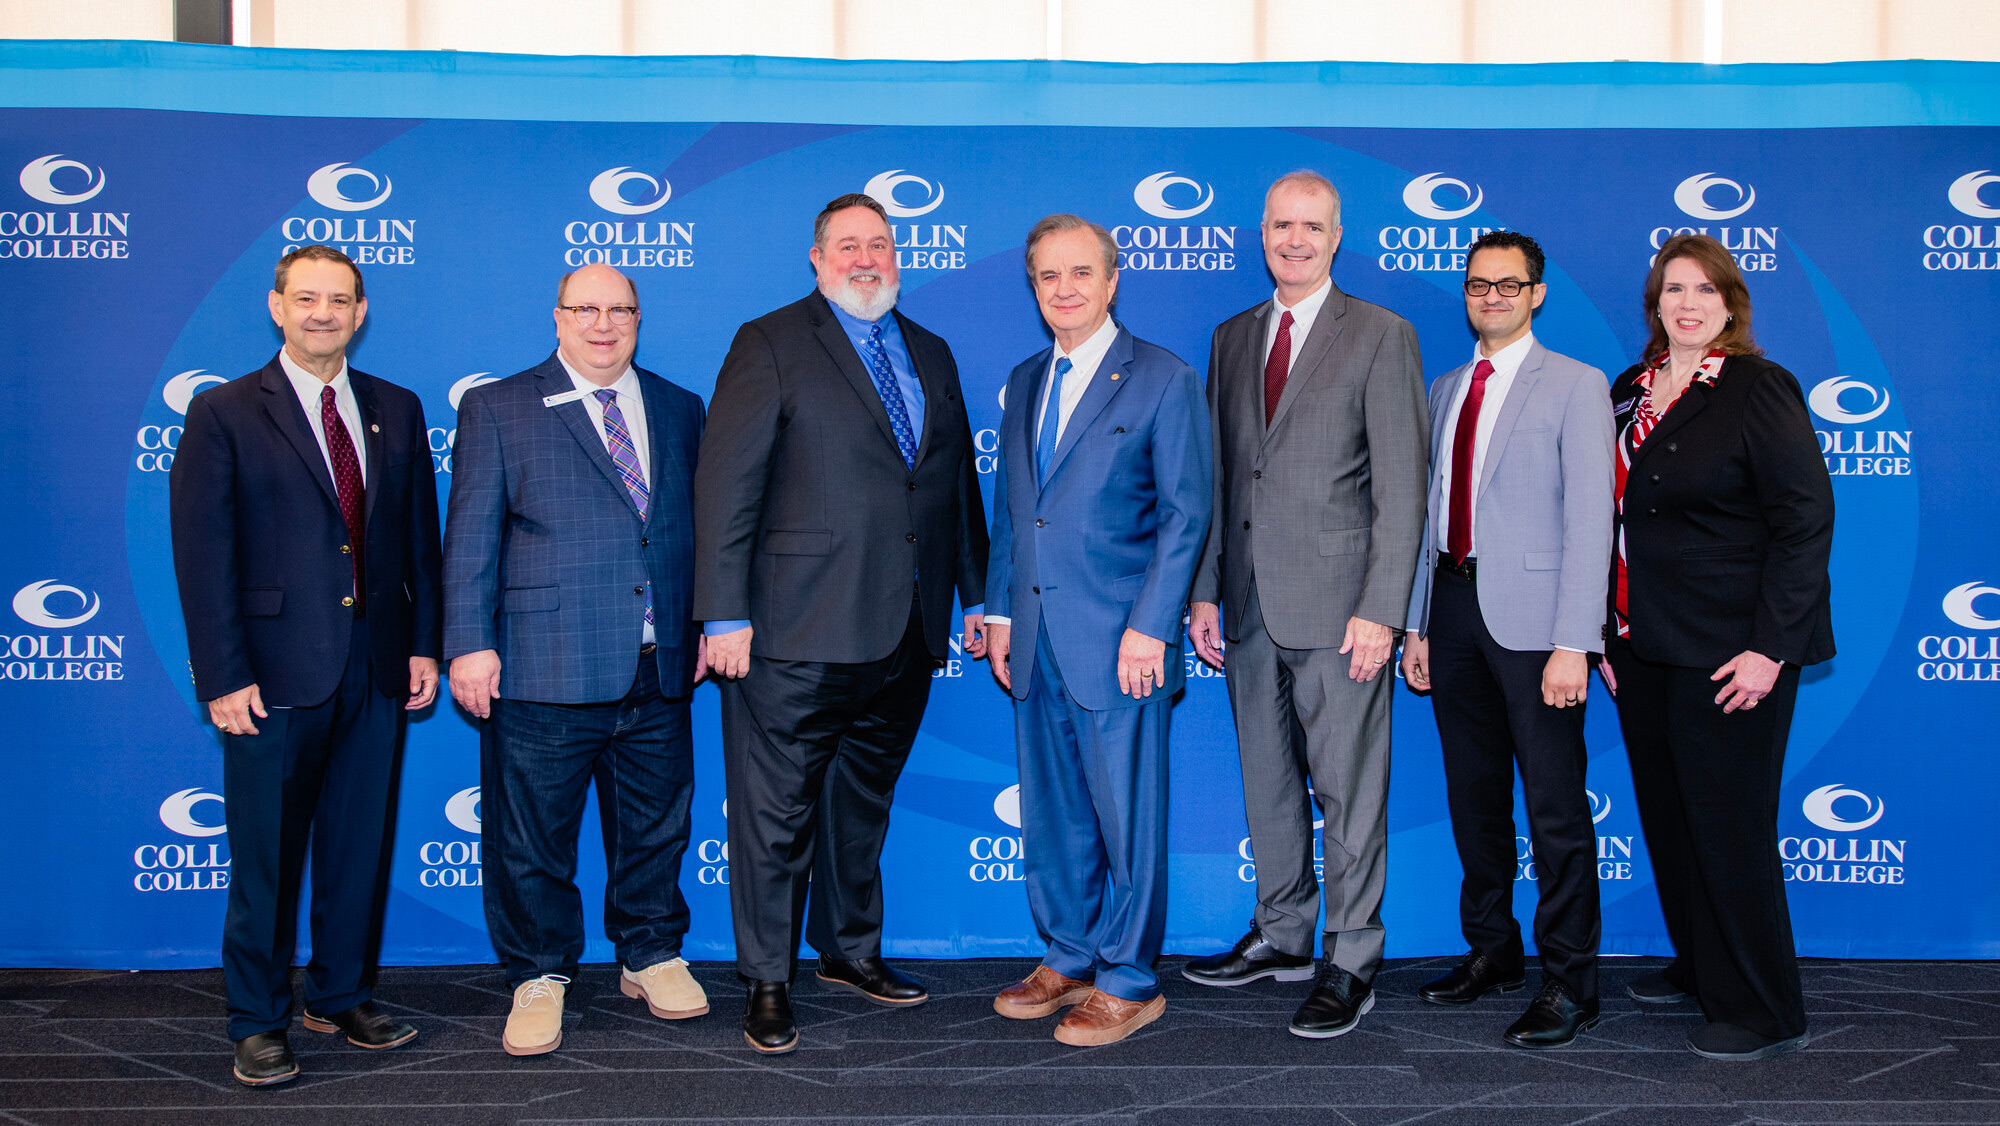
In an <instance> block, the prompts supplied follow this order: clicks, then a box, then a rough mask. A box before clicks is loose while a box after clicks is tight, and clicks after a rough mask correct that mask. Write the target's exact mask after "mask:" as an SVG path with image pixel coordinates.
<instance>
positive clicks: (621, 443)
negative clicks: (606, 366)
mask: <svg viewBox="0 0 2000 1126" xmlns="http://www.w3.org/2000/svg"><path fill="white" fill-rule="evenodd" d="M597 401H598V402H600V403H603V404H604V444H605V446H606V447H608V448H609V449H610V451H611V460H612V461H613V462H615V463H617V465H618V479H619V480H620V481H623V482H624V483H625V491H626V492H628V493H630V494H632V507H633V508H636V509H638V510H639V522H640V523H641V524H643V523H645V522H646V511H647V508H648V506H649V505H650V504H651V502H652V493H651V492H650V491H648V490H647V488H646V475H645V474H644V473H643V472H641V471H640V469H639V451H638V450H637V449H635V448H634V447H633V445H632V432H631V431H629V430H627V429H625V412H623V411H621V410H619V409H618V392H616V391H613V390H612V389H611V388H609V387H606V388H604V389H603V390H600V391H598V392H597ZM652 621H653V585H652V584H651V583H647V584H646V622H647V624H649V625H650V624H651V623H652Z"/></svg>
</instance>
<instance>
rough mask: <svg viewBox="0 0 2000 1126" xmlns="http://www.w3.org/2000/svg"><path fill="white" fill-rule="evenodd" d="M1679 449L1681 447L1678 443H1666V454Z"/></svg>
mask: <svg viewBox="0 0 2000 1126" xmlns="http://www.w3.org/2000/svg"><path fill="white" fill-rule="evenodd" d="M1680 448H1681V446H1680V443H1679V442H1668V443H1667V452H1668V453H1673V452H1674V451H1675V450H1678V449H1680Z"/></svg>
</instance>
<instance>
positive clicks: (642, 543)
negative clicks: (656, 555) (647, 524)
mask: <svg viewBox="0 0 2000 1126" xmlns="http://www.w3.org/2000/svg"><path fill="white" fill-rule="evenodd" d="M652 545H653V541H652V540H650V539H647V538H646V537H645V536H640V537H639V546H640V547H651V546H652Z"/></svg>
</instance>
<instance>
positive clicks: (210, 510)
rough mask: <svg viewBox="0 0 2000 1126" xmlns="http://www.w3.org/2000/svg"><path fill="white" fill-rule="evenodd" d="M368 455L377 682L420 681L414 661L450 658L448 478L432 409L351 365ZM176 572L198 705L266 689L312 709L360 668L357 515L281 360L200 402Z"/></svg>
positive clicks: (396, 685)
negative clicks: (445, 640)
mask: <svg viewBox="0 0 2000 1126" xmlns="http://www.w3.org/2000/svg"><path fill="white" fill-rule="evenodd" d="M347 377H348V381H349V382H350V383H351V384H352V385H353V387H354V400H355V403H356V405H358V406H359V407H360V408H361V421H362V424H363V425H362V428H361V434H360V435H359V437H360V440H361V444H362V448H363V450H364V451H365V452H366V454H367V461H368V467H367V482H366V490H365V492H364V495H363V510H362V520H363V538H364V539H365V540H366V541H367V542H366V543H365V544H364V545H363V548H362V549H363V550H364V551H365V552H366V553H367V555H366V560H367V568H366V570H365V575H366V579H365V581H366V582H367V584H368V589H367V590H366V591H364V592H363V600H364V607H365V609H366V611H367V614H368V639H369V646H370V648H371V650H372V652H371V654H370V656H371V657H372V658H373V661H372V664H373V671H374V675H375V684H376V687H377V688H378V689H380V690H381V692H382V694H383V695H385V696H404V695H408V694H409V690H410V658H411V657H435V656H437V655H438V616H439V607H438V602H439V596H440V592H439V584H438V548H437V485H436V479H435V478H434V477H432V475H431V452H430V439H429V437H428V434H427V431H426V430H425V428H424V408H423V404H421V403H419V402H418V401H417V397H416V396H415V395H413V394H411V393H410V392H408V391H406V390H404V389H403V388H401V387H398V386H396V385H395V384H393V383H385V382H383V381H382V380H379V379H375V378H373V377H371V376H368V375H364V374H363V373H361V372H358V371H355V370H354V369H353V368H349V369H348V372H347ZM168 484H169V487H170V490H171V496H172V509H173V531H174V575H175V578H176V579H177V580H178V582H179V584H180V592H181V610H182V613H183V614H184V615H185V616H186V618H187V637H188V665H189V668H190V670H191V671H192V672H193V673H194V689H195V698H196V699H200V700H213V699H215V698H216V697H217V696H226V695H228V694H229V693H231V692H234V691H236V690H237V689H239V688H243V687H245V686H247V685H251V684H255V685H257V689H258V693H259V694H260V695H261V696H262V697H263V699H264V702H265V703H266V704H276V705H279V706H281V707H311V706H312V705H315V704H318V703H321V702H323V701H325V700H326V698H327V697H329V696H331V695H333V690H334V689H335V688H336V687H338V686H339V684H340V676H341V672H342V671H343V670H344V669H345V668H346V667H347V649H348V637H349V633H350V631H352V629H353V628H354V611H353V609H352V608H351V607H349V606H343V605H341V599H343V598H349V597H351V596H352V595H353V592H354V569H353V559H352V557H351V556H350V555H349V554H347V553H348V551H350V550H351V549H352V547H353V545H352V544H350V543H349V542H348V538H349V537H348V534H347V524H346V523H345V522H344V521H343V520H342V519H341V516H340V500H339V494H338V493H336V492H335V491H334V485H333V475H332V474H331V473H329V472H327V468H326V457H325V455H324V454H321V453H320V452H319V441H318V440H317V439H316V438H314V437H313V432H312V425H311V423H309V422H308V421H307V420H306V415H305V411H304V410H302V409H300V407H299V400H298V396H297V394H296V393H294V392H293V390H292V384H291V381H290V380H289V379H287V378H286V377H285V369H284V368H283V367H282V366H280V365H279V363H278V359H277V357H276V356H273V357H272V358H271V362H270V363H268V364H266V365H264V367H263V369H262V370H260V371H255V372H252V373H250V374H249V375H246V376H244V377H243V378H241V379H236V380H232V381H230V382H229V383H226V384H224V385H222V386H220V387H214V388H210V389H209V390H207V391H204V392H203V393H201V394H199V395H196V396H195V397H194V401H193V402H192V403H190V404H189V405H188V412H187V429H186V431H185V432H184V433H183V434H182V435H181V441H180V448H179V449H178V450H177V451H176V452H175V455H174V465H173V469H172V471H171V476H170V477H169V481H168Z"/></svg>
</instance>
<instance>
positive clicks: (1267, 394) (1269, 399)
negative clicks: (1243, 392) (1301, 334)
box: [1264, 309, 1292, 426]
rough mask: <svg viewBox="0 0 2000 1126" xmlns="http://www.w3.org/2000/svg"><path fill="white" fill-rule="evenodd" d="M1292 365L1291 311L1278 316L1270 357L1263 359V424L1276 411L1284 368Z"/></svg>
mask: <svg viewBox="0 0 2000 1126" xmlns="http://www.w3.org/2000/svg"><path fill="white" fill-rule="evenodd" d="M1291 366H1292V311H1291V310H1290V309H1287V310H1285V315H1284V316H1282V317H1279V318H1278V336H1277V338H1276V339H1274V340H1272V341H1271V355H1270V358H1269V359H1267V360H1265V361H1264V425H1265V426H1269V425H1271V416H1272V415H1274V414H1277V413H1278V399H1279V397H1280V396H1282V395H1284V393H1285V369H1287V368H1289V367H1291Z"/></svg>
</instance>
